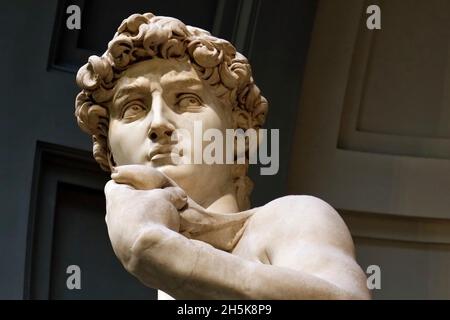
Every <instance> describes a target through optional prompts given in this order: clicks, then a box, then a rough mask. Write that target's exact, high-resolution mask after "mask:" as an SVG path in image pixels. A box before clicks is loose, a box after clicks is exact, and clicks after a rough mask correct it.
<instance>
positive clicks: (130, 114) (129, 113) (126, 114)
mask: <svg viewBox="0 0 450 320" xmlns="http://www.w3.org/2000/svg"><path fill="white" fill-rule="evenodd" d="M145 111H146V108H145V107H144V106H143V105H142V104H140V103H139V102H132V103H130V104H128V105H126V106H125V108H124V109H123V113H122V119H125V120H130V119H134V118H137V117H139V116H140V115H142V114H143V113H144V112H145Z"/></svg>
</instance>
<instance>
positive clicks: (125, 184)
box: [105, 166, 187, 265]
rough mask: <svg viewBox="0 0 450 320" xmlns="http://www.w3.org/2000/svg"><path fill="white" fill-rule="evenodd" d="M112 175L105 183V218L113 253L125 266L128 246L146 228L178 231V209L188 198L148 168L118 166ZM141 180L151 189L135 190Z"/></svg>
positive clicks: (128, 250) (184, 204)
mask: <svg viewBox="0 0 450 320" xmlns="http://www.w3.org/2000/svg"><path fill="white" fill-rule="evenodd" d="M111 177H112V178H113V180H111V181H109V182H108V183H107V184H106V186H105V196H106V218H105V220H106V224H107V227H108V234H109V237H110V240H111V244H112V246H113V249H114V252H115V253H116V255H117V257H118V258H119V259H120V260H121V262H122V263H123V264H124V265H125V264H126V263H127V262H128V261H129V258H130V254H131V253H130V248H131V247H132V246H133V244H134V242H135V241H136V239H137V238H138V237H139V235H140V234H141V233H142V232H145V230H146V229H148V228H154V227H159V228H161V230H163V229H166V228H168V229H170V230H173V231H175V232H178V231H179V228H180V216H179V210H181V209H182V208H183V207H185V206H186V203H187V197H186V194H185V193H184V191H183V190H182V189H180V188H179V187H173V186H168V183H167V180H166V178H165V176H164V175H162V174H161V173H160V172H159V171H157V170H156V169H153V168H150V167H144V166H124V167H118V168H117V169H116V171H115V172H113V174H112V176H111ZM144 183H145V185H146V187H150V186H151V187H152V189H150V190H137V189H136V188H137V187H141V188H142V186H143V185H142V184H144Z"/></svg>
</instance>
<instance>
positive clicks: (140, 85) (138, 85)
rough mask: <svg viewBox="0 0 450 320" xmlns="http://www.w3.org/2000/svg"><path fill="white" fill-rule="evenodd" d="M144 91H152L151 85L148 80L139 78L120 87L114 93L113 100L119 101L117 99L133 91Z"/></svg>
mask: <svg viewBox="0 0 450 320" xmlns="http://www.w3.org/2000/svg"><path fill="white" fill-rule="evenodd" d="M136 91H137V92H138V93H144V92H149V91H150V85H149V83H147V82H146V81H139V79H137V80H136V81H135V82H133V83H130V84H128V85H124V86H123V87H121V88H119V89H118V90H117V92H116V93H115V94H114V97H113V101H114V102H117V100H120V99H121V98H123V97H124V96H128V95H130V94H132V93H136Z"/></svg>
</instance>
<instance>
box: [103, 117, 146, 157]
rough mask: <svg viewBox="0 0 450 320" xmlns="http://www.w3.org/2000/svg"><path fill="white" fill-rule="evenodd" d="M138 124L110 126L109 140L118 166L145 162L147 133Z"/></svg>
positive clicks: (116, 123)
mask: <svg viewBox="0 0 450 320" xmlns="http://www.w3.org/2000/svg"><path fill="white" fill-rule="evenodd" d="M142 127H143V126H140V125H139V124H138V123H129V124H122V123H119V122H112V123H110V125H109V132H108V140H109V146H110V148H111V152H112V154H113V157H114V160H115V162H116V164H117V165H125V164H140V163H143V162H145V156H146V154H145V152H144V149H145V142H146V141H145V140H146V139H145V138H146V131H145V130H144V129H143V128H142Z"/></svg>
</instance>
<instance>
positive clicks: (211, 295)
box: [130, 233, 351, 299]
mask: <svg viewBox="0 0 450 320" xmlns="http://www.w3.org/2000/svg"><path fill="white" fill-rule="evenodd" d="M151 237H153V236H148V235H145V234H144V235H143V236H142V237H141V238H140V240H138V243H137V244H136V245H135V248H137V249H135V250H134V261H135V262H136V263H135V265H134V267H133V270H130V271H131V272H132V273H133V274H135V275H136V276H137V277H138V278H139V279H140V280H141V281H142V282H143V283H145V284H147V285H149V286H153V287H157V288H159V289H161V290H164V291H165V292H167V293H168V294H170V295H172V296H173V297H175V298H177V299H339V298H344V299H345V298H351V296H350V295H349V294H347V293H346V292H345V291H344V290H341V289H340V288H338V287H337V286H335V285H333V284H332V283H330V282H328V281H325V280H322V279H320V278H318V277H315V276H314V275H310V274H307V273H304V272H301V271H296V270H291V269H287V268H281V267H277V266H272V265H264V264H262V263H258V262H252V261H249V260H246V259H243V258H240V257H238V256H235V255H232V254H230V253H227V252H224V251H221V250H218V249H215V248H214V247H212V246H210V245H208V244H205V243H202V242H199V241H192V240H189V239H187V238H185V237H183V236H181V235H179V234H176V233H173V234H170V235H167V234H166V235H165V237H166V238H165V240H162V241H159V242H158V243H157V244H155V243H154V241H152V240H149V239H150V238H151ZM155 257H163V258H162V260H161V259H155ZM164 266H172V270H168V268H165V267H164Z"/></svg>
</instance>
